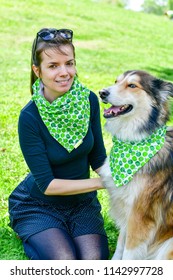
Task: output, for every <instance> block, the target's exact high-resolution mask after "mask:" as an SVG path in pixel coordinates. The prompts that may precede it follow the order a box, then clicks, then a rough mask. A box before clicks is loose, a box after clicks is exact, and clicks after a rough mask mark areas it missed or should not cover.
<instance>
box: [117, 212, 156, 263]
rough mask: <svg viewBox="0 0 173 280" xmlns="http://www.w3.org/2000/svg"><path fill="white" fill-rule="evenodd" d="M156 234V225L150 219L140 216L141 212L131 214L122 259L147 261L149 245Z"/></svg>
mask: <svg viewBox="0 0 173 280" xmlns="http://www.w3.org/2000/svg"><path fill="white" fill-rule="evenodd" d="M153 234H154V223H153V221H152V220H151V219H149V217H147V216H145V215H140V211H139V212H137V211H135V213H133V211H132V213H131V214H130V216H129V221H128V226H127V233H126V242H125V248H124V252H123V257H122V259H124V260H145V259H147V250H148V245H149V243H150V242H151V240H152V238H153Z"/></svg>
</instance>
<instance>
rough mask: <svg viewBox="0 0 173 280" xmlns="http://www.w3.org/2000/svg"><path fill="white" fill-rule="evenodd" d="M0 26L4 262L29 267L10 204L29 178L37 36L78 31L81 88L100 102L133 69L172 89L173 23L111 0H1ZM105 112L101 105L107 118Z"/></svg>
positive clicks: (0, 250)
mask: <svg viewBox="0 0 173 280" xmlns="http://www.w3.org/2000/svg"><path fill="white" fill-rule="evenodd" d="M0 26H1V36H0V50H1V51H0V62H1V75H0V84H1V93H0V210H1V211H0V259H1V260H10V259H11V260H22V259H27V258H26V256H25V255H24V252H23V249H22V246H21V241H20V240H19V239H17V238H16V235H15V234H14V232H13V231H12V230H11V229H10V227H9V226H8V223H9V217H8V205H7V200H8V196H9V194H10V193H11V191H12V190H13V189H14V188H15V187H16V186H17V184H18V183H19V182H20V181H21V180H22V179H23V178H24V177H25V175H26V174H27V173H28V168H27V166H26V164H25V162H24V160H23V157H22V154H21V151H20V147H19V144H18V135H17V122H18V115H19V112H20V110H21V108H22V107H23V106H24V105H25V104H26V103H27V102H28V101H29V100H30V92H29V80H30V51H31V44H32V41H33V39H34V37H35V34H36V32H37V31H38V30H39V29H41V28H42V27H56V28H70V29H73V31H74V45H75V47H76V60H77V69H78V75H79V78H80V81H81V82H82V83H83V84H85V85H87V86H88V87H89V88H90V89H91V90H93V91H94V92H95V93H96V94H98V91H99V89H101V88H103V87H104V86H107V85H109V84H111V83H113V82H114V80H115V78H116V75H118V74H121V73H122V72H123V71H126V70H129V69H143V70H147V71H149V72H150V73H151V74H154V75H156V76H157V77H160V78H163V79H166V80H169V81H173V58H172V57H173V56H172V49H173V21H169V20H168V19H167V18H166V17H164V16H155V15H148V14H144V13H137V12H132V11H127V10H124V9H121V8H117V7H116V5H114V4H111V3H110V2H109V1H106V0H105V1H101V0H100V1H99V0H97V1H96V0H95V1H94V0H80V1H78V0H76V1H75V0H58V1H55V0H49V1H43V0H37V1H36V0H30V1H25V0H8V1H5V0H1V10H0ZM103 107H104V106H103V104H101V103H100V108H101V115H102V113H103ZM101 122H102V126H103V134H104V141H105V145H106V148H107V153H108V154H109V151H110V147H111V138H110V136H109V135H108V134H107V133H106V131H105V130H104V119H103V117H101ZM171 122H172V120H171ZM92 175H93V176H94V174H92ZM99 199H100V201H101V204H102V212H103V216H104V219H105V228H106V231H107V233H108V237H109V245H110V251H111V254H112V253H113V250H114V247H115V243H116V237H117V233H116V231H115V229H114V224H113V222H112V220H111V219H110V217H109V202H108V195H107V192H106V190H102V191H99Z"/></svg>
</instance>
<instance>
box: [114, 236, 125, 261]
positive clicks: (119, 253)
mask: <svg viewBox="0 0 173 280" xmlns="http://www.w3.org/2000/svg"><path fill="white" fill-rule="evenodd" d="M125 238H126V234H125V232H124V230H121V231H120V234H119V236H118V240H117V246H116V250H115V253H114V255H113V257H112V260H122V257H123V251H124V246H125Z"/></svg>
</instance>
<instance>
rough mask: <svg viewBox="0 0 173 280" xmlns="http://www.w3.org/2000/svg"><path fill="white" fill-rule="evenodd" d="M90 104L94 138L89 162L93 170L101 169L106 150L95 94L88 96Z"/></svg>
mask: <svg viewBox="0 0 173 280" xmlns="http://www.w3.org/2000/svg"><path fill="white" fill-rule="evenodd" d="M90 104H91V129H92V133H93V137H94V146H93V148H92V150H91V152H90V154H89V162H90V165H91V167H92V169H93V170H96V169H97V168H99V167H101V166H102V165H103V163H104V161H105V159H106V149H105V146H104V142H103V135H102V129H101V120H100V107H99V102H98V98H97V96H96V94H94V93H93V92H91V94H90Z"/></svg>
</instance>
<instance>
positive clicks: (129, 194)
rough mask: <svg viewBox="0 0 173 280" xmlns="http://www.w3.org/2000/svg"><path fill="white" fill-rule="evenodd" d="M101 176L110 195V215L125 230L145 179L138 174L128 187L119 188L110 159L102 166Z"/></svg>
mask: <svg viewBox="0 0 173 280" xmlns="http://www.w3.org/2000/svg"><path fill="white" fill-rule="evenodd" d="M100 175H101V177H102V180H103V183H104V185H105V187H106V189H107V190H108V192H109V195H110V203H111V210H110V214H111V216H112V217H113V218H114V219H115V221H116V224H117V226H118V227H119V228H124V229H125V227H126V225H127V220H128V216H129V213H130V212H131V208H132V206H133V203H134V200H135V198H137V197H138V196H139V193H140V192H141V191H142V190H143V187H144V186H145V179H144V177H143V176H140V175H139V174H138V175H136V176H134V179H133V181H130V182H129V183H128V184H127V185H126V186H122V187H118V188H117V187H116V185H115V182H114V181H113V178H112V175H111V170H110V167H109V158H107V159H106V161H105V163H104V165H103V166H102V168H101V170H100Z"/></svg>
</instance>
